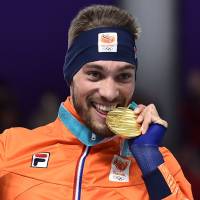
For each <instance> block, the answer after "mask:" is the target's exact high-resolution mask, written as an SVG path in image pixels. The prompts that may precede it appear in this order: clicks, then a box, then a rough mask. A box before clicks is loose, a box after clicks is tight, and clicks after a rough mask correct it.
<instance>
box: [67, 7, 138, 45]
mask: <svg viewBox="0 0 200 200" xmlns="http://www.w3.org/2000/svg"><path fill="white" fill-rule="evenodd" d="M97 27H123V28H125V29H127V30H128V31H129V32H131V33H132V35H133V38H134V39H137V38H138V36H139V26H138V25H137V24H136V21H135V18H134V17H133V16H132V15H131V14H129V13H128V12H127V11H125V10H123V9H121V8H118V7H116V6H112V5H92V6H89V7H86V8H84V9H83V10H81V11H79V13H78V14H77V16H76V17H75V18H74V19H73V20H72V22H71V25H70V28H69V31H68V47H70V46H71V44H72V42H73V40H74V39H75V38H76V37H77V36H78V35H79V34H80V33H81V32H82V31H87V30H90V29H93V28H97Z"/></svg>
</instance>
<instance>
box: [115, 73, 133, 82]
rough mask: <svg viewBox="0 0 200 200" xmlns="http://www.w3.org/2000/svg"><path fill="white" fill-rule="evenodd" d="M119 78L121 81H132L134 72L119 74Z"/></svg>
mask: <svg viewBox="0 0 200 200" xmlns="http://www.w3.org/2000/svg"><path fill="white" fill-rule="evenodd" d="M117 79H118V80H119V81H120V82H129V81H132V79H133V74H132V73H121V74H119V75H118V77H117Z"/></svg>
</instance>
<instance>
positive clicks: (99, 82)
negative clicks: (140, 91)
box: [70, 61, 135, 136]
mask: <svg viewBox="0 0 200 200" xmlns="http://www.w3.org/2000/svg"><path fill="white" fill-rule="evenodd" d="M134 89H135V67H134V66H133V65H131V64H129V63H126V62H121V61H95V62H90V63H87V64H85V65H84V66H83V67H82V68H81V69H80V70H79V71H78V72H77V73H76V74H75V75H74V77H73V80H72V83H71V86H70V93H71V96H72V103H73V105H74V108H75V110H76V111H77V113H78V114H79V115H80V117H81V118H82V120H83V121H84V122H85V124H86V125H87V126H88V127H89V128H91V129H92V131H93V132H95V133H96V134H99V135H102V136H112V135H113V133H112V132H111V131H110V130H109V129H108V127H107V125H106V115H107V113H108V112H109V111H110V110H112V109H113V108H115V107H119V106H128V104H129V103H130V101H131V100H132V96H133V93H134Z"/></svg>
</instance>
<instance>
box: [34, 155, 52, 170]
mask: <svg viewBox="0 0 200 200" xmlns="http://www.w3.org/2000/svg"><path fill="white" fill-rule="evenodd" d="M49 157H50V153H49V152H41V153H36V154H33V157H32V163H31V167H35V168H47V167H48V162H49Z"/></svg>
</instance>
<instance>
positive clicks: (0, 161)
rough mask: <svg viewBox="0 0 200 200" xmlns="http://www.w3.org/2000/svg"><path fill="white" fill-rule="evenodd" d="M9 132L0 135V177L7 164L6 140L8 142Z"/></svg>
mask: <svg viewBox="0 0 200 200" xmlns="http://www.w3.org/2000/svg"><path fill="white" fill-rule="evenodd" d="M8 132H9V130H5V131H4V132H3V133H1V134H0V176H1V172H2V169H3V166H4V164H5V160H6V159H5V158H6V140H7V135H8V134H7V133H8Z"/></svg>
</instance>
